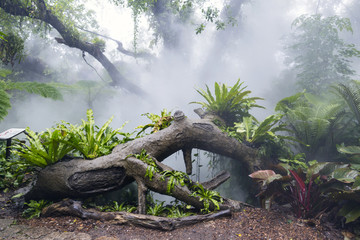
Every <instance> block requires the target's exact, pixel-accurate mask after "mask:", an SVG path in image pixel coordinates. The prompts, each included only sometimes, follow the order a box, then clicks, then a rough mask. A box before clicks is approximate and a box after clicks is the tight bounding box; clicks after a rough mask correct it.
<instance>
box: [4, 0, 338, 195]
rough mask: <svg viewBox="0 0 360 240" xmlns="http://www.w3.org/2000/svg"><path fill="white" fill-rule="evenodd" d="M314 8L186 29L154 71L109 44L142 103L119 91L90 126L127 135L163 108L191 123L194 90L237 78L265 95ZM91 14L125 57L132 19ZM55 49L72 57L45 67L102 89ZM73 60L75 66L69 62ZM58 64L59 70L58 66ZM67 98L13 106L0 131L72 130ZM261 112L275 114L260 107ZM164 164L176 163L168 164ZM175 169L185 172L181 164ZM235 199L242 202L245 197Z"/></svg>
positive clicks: (106, 9)
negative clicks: (289, 42)
mask: <svg viewBox="0 0 360 240" xmlns="http://www.w3.org/2000/svg"><path fill="white" fill-rule="evenodd" d="M317 2H318V1H314V0H312V1H310V0H308V1H301V0H297V1H295V0H294V1H287V0H257V1H251V3H248V4H247V5H246V6H244V7H243V21H242V23H240V24H239V25H238V26H235V27H228V28H227V30H226V31H216V30H214V29H213V28H212V27H211V26H210V25H209V27H207V28H206V30H205V32H203V33H202V34H199V35H196V34H195V26H194V25H190V26H187V27H186V28H184V27H180V26H179V31H181V32H182V39H181V45H182V46H183V48H182V49H181V50H179V51H177V52H174V51H170V50H168V51H164V50H162V48H161V45H160V46H158V47H156V48H155V49H153V50H150V51H151V52H152V53H153V54H155V55H157V57H158V58H157V59H156V60H155V61H153V62H152V63H146V62H144V61H142V60H138V61H135V60H134V59H132V58H130V57H128V56H123V55H121V54H120V53H115V52H114V49H115V48H116V45H115V44H114V43H113V42H109V41H107V45H108V46H110V51H107V52H106V54H107V55H108V56H111V57H112V58H114V59H116V60H117V61H124V62H127V65H126V66H127V68H126V75H127V77H128V78H129V80H130V81H132V82H133V83H134V84H136V85H138V86H140V87H141V88H142V89H143V90H145V91H146V92H147V94H148V95H147V96H146V97H139V96H136V95H134V94H131V93H127V92H126V91H121V90H118V91H117V93H116V94H114V95H110V96H109V97H107V98H105V99H104V100H102V99H98V100H97V101H96V102H94V105H93V109H94V113H95V121H96V123H97V124H98V125H102V124H103V123H104V122H105V121H106V120H107V119H109V118H110V117H111V116H112V115H114V120H113V123H112V125H111V126H112V127H113V128H118V127H120V126H121V125H122V124H123V123H124V122H126V121H129V123H128V124H127V127H126V128H125V129H126V131H128V132H131V131H132V130H133V129H134V128H135V127H136V126H138V125H140V124H145V123H147V119H146V118H145V117H142V116H141V114H143V113H148V112H150V113H155V114H159V113H160V111H161V110H162V109H164V108H165V109H167V110H171V111H172V112H174V111H176V110H182V111H184V112H185V114H186V115H187V116H189V117H197V116H195V114H194V113H193V109H194V108H196V107H199V106H198V105H195V104H190V105H189V102H191V101H202V100H203V99H202V98H201V96H200V95H199V94H198V93H197V92H196V90H195V89H198V88H205V84H207V85H208V86H209V87H210V88H211V89H212V88H213V85H214V82H215V81H217V82H221V83H226V84H228V85H233V84H234V83H235V82H236V81H237V80H238V78H240V79H241V81H244V82H245V85H247V86H248V89H249V90H251V91H252V96H258V97H265V96H269V95H271V91H272V88H271V85H272V81H273V80H274V79H276V78H277V77H278V76H279V73H280V72H281V70H283V68H284V66H283V63H282V46H281V39H282V37H283V36H284V35H286V34H288V33H289V32H290V30H291V28H290V25H291V22H292V21H293V20H294V19H295V18H296V17H298V16H299V15H301V14H304V13H308V14H314V13H315V11H316V7H317ZM96 10H97V11H98V16H99V22H100V24H99V25H100V27H103V31H101V33H103V34H105V35H108V36H110V37H112V38H115V39H118V40H120V41H122V42H123V44H124V47H125V48H127V49H131V47H132V35H133V29H132V16H131V12H130V11H128V10H119V9H118V8H117V7H114V6H113V5H110V4H108V3H107V1H103V2H101V4H100V7H97V9H96ZM340 10H341V9H340ZM340 10H339V11H340ZM141 21H142V25H141V29H140V35H139V47H140V48H143V49H145V48H147V47H148V45H149V41H150V40H151V37H152V35H151V34H152V32H151V31H150V30H149V29H148V26H147V25H146V20H145V18H142V19H141ZM144 39H145V41H144ZM57 47H59V46H57ZM44 49H47V48H44ZM61 49H63V51H68V52H71V56H72V57H69V58H67V59H65V58H61V59H59V58H58V54H57V53H54V51H53V50H51V49H47V50H46V52H43V53H42V55H41V56H46V57H44V58H49V61H48V63H49V64H51V66H52V67H54V68H56V67H60V66H63V65H64V62H65V63H67V65H69V66H72V65H73V66H81V68H82V69H83V70H84V69H85V71H86V73H87V74H86V78H87V79H88V80H97V81H101V80H100V79H99V77H98V76H97V75H96V73H95V72H94V71H93V70H92V69H91V68H90V67H89V66H87V65H86V64H85V63H84V61H83V60H82V59H81V52H80V51H79V50H76V49H70V48H67V47H65V46H62V47H61ZM58 59H59V60H58ZM73 59H75V60H76V61H75V62H72V60H73ZM57 60H58V61H59V62H56V61H57ZM87 60H88V61H89V62H90V64H92V65H93V66H95V67H96V68H97V70H98V72H99V73H100V74H102V75H103V76H105V74H104V70H103V69H102V68H101V66H100V65H99V64H98V63H97V62H96V61H94V60H93V59H91V57H90V56H87ZM89 76H90V77H89ZM71 77H73V79H71ZM68 78H69V79H68ZM77 80H84V78H82V77H81V75H70V76H69V75H66V81H68V82H71V81H77ZM284 94H285V95H286V93H284ZM65 97H66V98H65V100H64V101H62V102H60V101H52V100H48V99H43V98H40V97H31V98H30V99H27V100H26V101H19V102H16V103H14V105H13V109H12V110H11V111H10V114H9V115H8V117H6V119H5V120H4V121H2V122H1V123H0V131H3V130H5V129H7V128H10V127H27V126H29V127H30V128H31V129H33V130H36V131H43V130H45V128H49V127H51V126H53V125H54V124H55V123H57V122H60V120H65V121H68V122H71V123H73V124H75V123H80V119H85V117H86V109H87V106H86V104H85V101H84V97H81V96H74V95H65ZM280 97H281V98H282V97H284V96H279V97H277V96H275V97H274V96H273V97H272V98H273V99H277V100H280ZM259 104H261V105H264V106H267V107H272V106H273V105H272V104H271V103H269V102H266V101H263V102H259ZM271 111H272V109H271V108H269V109H267V111H265V110H256V111H254V114H255V115H257V116H258V117H260V118H263V117H264V116H265V115H268V114H269V113H271ZM178 158H179V157H178ZM167 161H170V162H175V160H174V158H171V159H170V160H167ZM173 164H175V163H173ZM176 165H177V164H176ZM180 165H181V166H180ZM176 168H178V169H181V170H183V169H184V167H183V163H181V164H179V165H177V166H176ZM202 174H203V175H204V176H203V177H202V178H205V177H206V176H205V175H208V174H206V171H205V170H204V171H202ZM239 198H240V200H243V197H241V196H240V197H239Z"/></svg>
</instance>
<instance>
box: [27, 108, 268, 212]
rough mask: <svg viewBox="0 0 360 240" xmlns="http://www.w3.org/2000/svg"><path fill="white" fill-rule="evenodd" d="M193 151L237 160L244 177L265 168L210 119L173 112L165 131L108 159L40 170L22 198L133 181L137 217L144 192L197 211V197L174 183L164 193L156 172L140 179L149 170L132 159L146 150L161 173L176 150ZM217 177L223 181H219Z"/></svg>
mask: <svg viewBox="0 0 360 240" xmlns="http://www.w3.org/2000/svg"><path fill="white" fill-rule="evenodd" d="M192 148H197V149H202V150H206V151H210V152H213V153H218V154H221V155H225V156H229V157H232V158H233V159H234V160H236V161H241V162H242V163H243V166H244V168H246V169H247V172H249V173H251V172H253V171H254V170H255V169H257V168H261V167H262V166H264V165H265V161H263V159H260V158H257V152H256V150H255V149H253V148H250V147H248V146H246V145H244V144H242V143H240V142H239V141H237V140H236V139H234V138H231V137H229V136H228V135H227V134H226V133H223V132H222V131H221V130H220V129H219V128H218V127H217V126H216V125H214V124H213V123H212V121H210V120H209V119H198V120H192V119H188V118H187V117H185V116H184V114H183V113H182V112H181V111H177V112H176V113H175V114H174V121H173V122H172V124H171V126H170V127H168V128H166V129H163V130H161V131H159V132H156V133H153V134H150V135H147V136H145V137H142V138H138V139H135V140H133V141H130V142H127V143H125V144H121V145H118V146H117V147H116V148H115V149H114V150H113V152H112V153H111V154H110V155H107V156H103V157H99V158H96V159H94V160H82V159H74V160H71V161H68V162H59V163H56V164H54V165H51V166H48V167H46V168H44V169H43V170H41V171H40V172H39V174H38V175H37V179H36V181H34V183H33V184H32V185H31V186H30V187H29V189H28V190H27V192H26V193H25V199H27V200H28V199H42V198H47V199H61V198H65V197H76V198H78V197H87V196H90V195H93V194H99V193H103V192H107V191H110V190H115V189H120V188H121V187H123V186H124V185H126V184H128V183H129V182H131V181H133V180H135V181H136V182H137V184H138V194H139V196H138V200H139V206H138V212H139V213H145V192H146V191H147V189H150V190H152V191H155V192H158V193H161V194H167V195H171V196H173V197H175V198H177V199H179V200H181V201H183V202H186V203H187V204H189V205H192V206H194V207H195V208H197V209H201V208H203V202H202V201H200V200H199V197H197V196H193V195H192V191H191V190H190V188H189V187H188V186H186V185H185V186H181V185H176V184H175V186H174V189H173V190H172V191H171V193H169V192H168V191H167V190H168V189H167V181H168V179H165V180H164V178H163V176H162V175H161V174H160V173H159V172H154V175H153V177H152V179H150V178H149V177H145V175H146V173H147V169H148V167H149V165H148V164H147V163H145V162H143V161H141V160H139V159H137V158H135V157H134V154H139V153H141V152H142V151H143V150H146V152H147V154H149V155H150V156H151V158H153V159H154V161H155V162H156V165H157V167H158V168H159V169H160V170H161V171H164V170H168V171H171V170H172V169H171V168H170V167H168V166H166V165H165V164H162V163H161V161H162V160H164V159H165V158H166V157H168V156H170V155H171V154H173V153H175V152H177V151H179V150H183V151H184V152H187V155H189V150H191V149H192ZM185 162H186V159H185ZM187 171H188V172H191V171H192V170H191V165H187ZM221 177H224V179H223V180H221V179H220V178H221ZM226 179H227V177H226V174H225V175H224V174H223V175H220V176H219V179H215V180H214V181H213V182H212V183H211V181H210V183H207V184H208V185H209V186H208V187H211V185H214V184H215V185H216V184H217V185H218V184H220V183H221V182H223V181H224V180H226ZM205 185H206V184H205ZM220 207H221V209H225V208H235V209H239V208H241V204H240V203H239V202H237V201H233V200H230V199H226V200H225V201H224V203H223V204H221V206H220ZM210 208H211V209H214V208H215V206H214V205H213V204H212V203H210Z"/></svg>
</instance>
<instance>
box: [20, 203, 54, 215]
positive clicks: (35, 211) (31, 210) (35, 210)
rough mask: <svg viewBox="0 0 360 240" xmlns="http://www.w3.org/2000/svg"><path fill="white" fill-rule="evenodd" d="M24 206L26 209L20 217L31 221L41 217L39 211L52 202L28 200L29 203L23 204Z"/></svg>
mask: <svg viewBox="0 0 360 240" xmlns="http://www.w3.org/2000/svg"><path fill="white" fill-rule="evenodd" d="M24 204H25V205H26V206H27V208H26V209H25V210H24V211H23V213H22V216H23V217H25V218H26V219H32V218H39V217H40V215H41V211H42V210H43V209H44V208H45V207H47V206H49V205H50V204H52V202H50V201H47V200H43V199H42V200H39V201H35V200H30V202H25V203H24Z"/></svg>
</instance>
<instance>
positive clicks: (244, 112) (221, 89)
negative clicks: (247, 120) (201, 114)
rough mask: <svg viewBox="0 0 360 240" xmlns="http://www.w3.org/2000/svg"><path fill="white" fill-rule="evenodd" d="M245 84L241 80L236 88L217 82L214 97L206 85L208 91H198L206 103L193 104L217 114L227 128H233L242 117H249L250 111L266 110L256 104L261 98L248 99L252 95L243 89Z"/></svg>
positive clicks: (236, 84)
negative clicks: (254, 108)
mask: <svg viewBox="0 0 360 240" xmlns="http://www.w3.org/2000/svg"><path fill="white" fill-rule="evenodd" d="M243 83H244V82H240V79H239V80H238V81H237V82H236V83H235V85H234V86H232V87H228V86H227V85H226V84H221V85H220V84H219V83H217V82H215V90H214V95H213V94H212V93H211V91H210V89H209V87H208V86H207V85H206V91H205V90H203V89H199V90H196V91H197V92H198V93H199V94H200V95H201V96H202V97H203V98H204V99H205V100H206V102H191V103H196V104H200V105H201V106H202V107H203V108H205V110H206V111H208V112H211V113H213V114H215V115H216V116H218V117H220V118H221V119H222V120H224V121H225V123H226V125H227V126H233V124H234V122H238V121H241V119H242V117H249V116H250V113H249V110H250V109H251V108H253V107H258V108H264V107H262V106H260V105H257V104H255V103H256V101H257V100H263V98H259V97H248V96H249V95H250V93H251V91H249V90H245V89H246V87H242V85H243Z"/></svg>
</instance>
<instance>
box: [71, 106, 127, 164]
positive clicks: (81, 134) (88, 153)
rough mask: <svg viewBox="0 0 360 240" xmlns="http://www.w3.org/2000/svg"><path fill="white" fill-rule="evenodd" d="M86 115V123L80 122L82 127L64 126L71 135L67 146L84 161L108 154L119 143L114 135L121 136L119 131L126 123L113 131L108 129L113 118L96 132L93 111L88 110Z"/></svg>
mask: <svg viewBox="0 0 360 240" xmlns="http://www.w3.org/2000/svg"><path fill="white" fill-rule="evenodd" d="M86 114H87V121H85V120H82V125H80V126H76V125H71V124H67V123H66V125H67V126H66V125H64V126H65V127H66V128H67V129H68V131H69V134H71V137H70V139H69V141H68V144H70V145H72V146H73V147H74V148H75V149H76V150H77V151H79V152H80V153H81V155H82V156H83V157H84V158H86V159H93V158H96V157H99V156H103V155H106V154H110V153H111V151H112V149H113V148H114V147H115V146H116V145H118V144H119V143H120V140H119V139H118V138H117V137H116V135H118V134H121V132H120V130H121V129H122V128H123V127H124V125H125V124H126V123H125V124H124V125H123V126H122V127H121V128H118V129H115V130H113V129H111V128H110V127H109V125H110V123H111V122H112V119H113V118H114V117H111V118H110V119H109V120H108V121H107V122H106V123H105V124H104V125H103V126H102V127H101V128H100V129H99V130H97V129H98V127H97V126H96V125H95V120H94V113H93V111H92V110H91V109H88V110H87V112H86Z"/></svg>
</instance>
